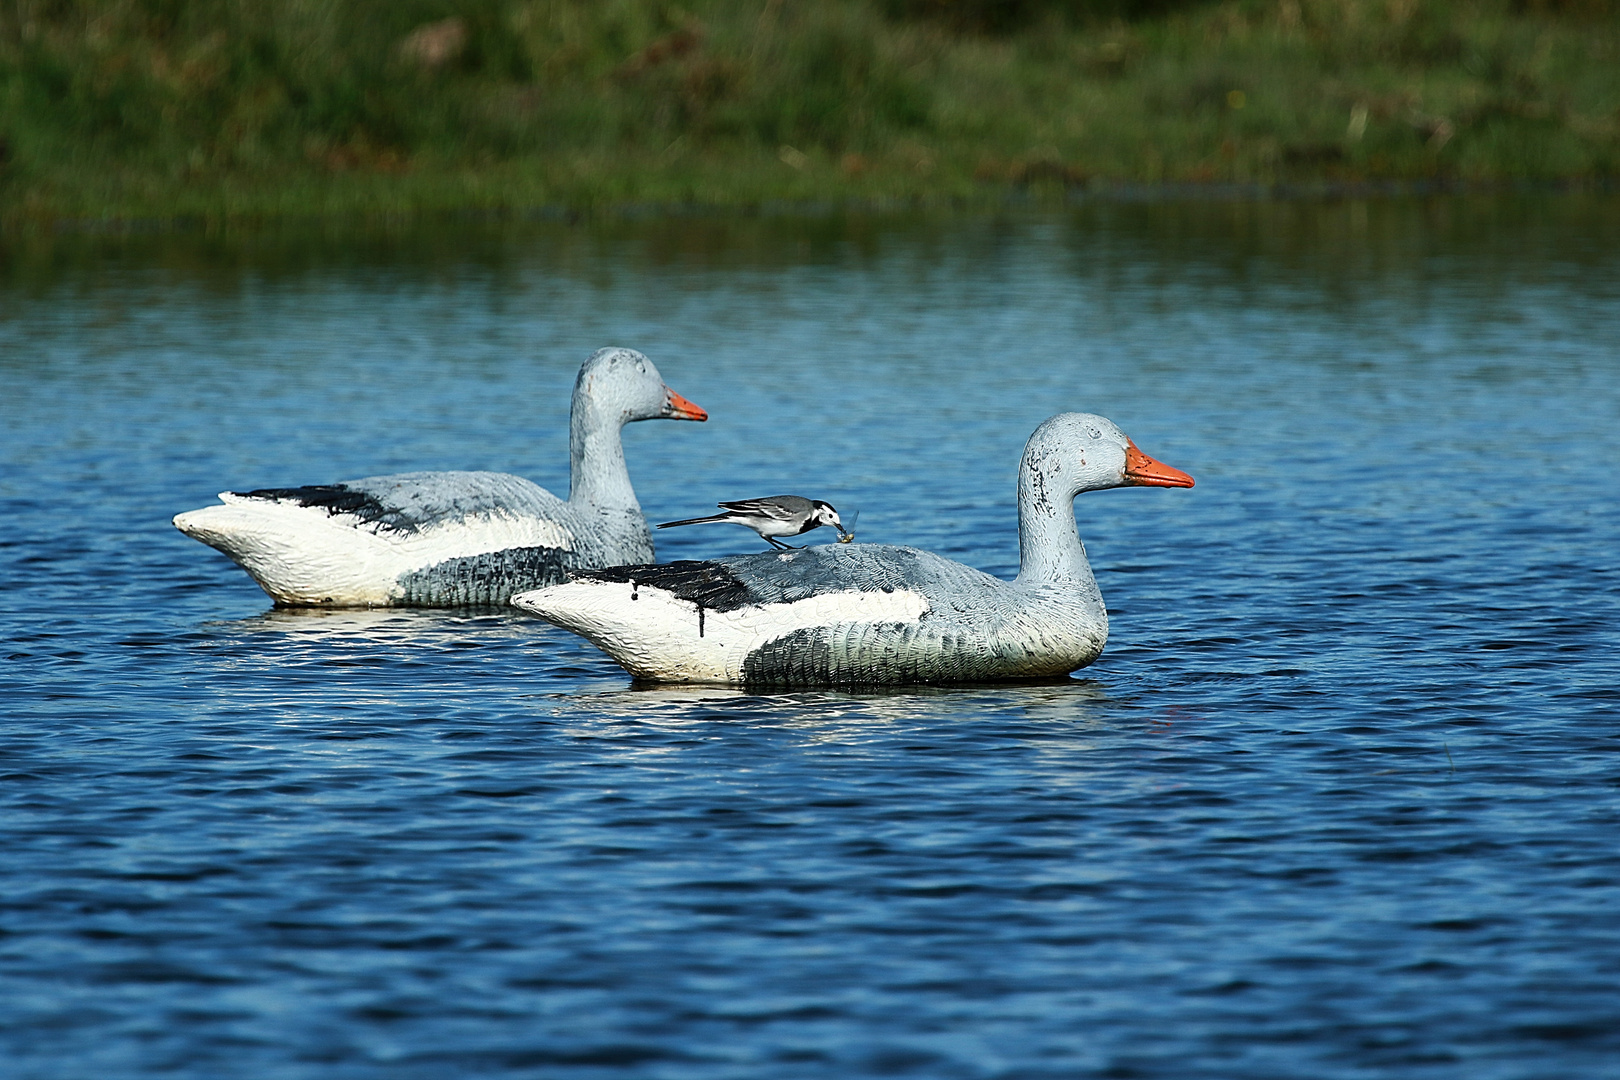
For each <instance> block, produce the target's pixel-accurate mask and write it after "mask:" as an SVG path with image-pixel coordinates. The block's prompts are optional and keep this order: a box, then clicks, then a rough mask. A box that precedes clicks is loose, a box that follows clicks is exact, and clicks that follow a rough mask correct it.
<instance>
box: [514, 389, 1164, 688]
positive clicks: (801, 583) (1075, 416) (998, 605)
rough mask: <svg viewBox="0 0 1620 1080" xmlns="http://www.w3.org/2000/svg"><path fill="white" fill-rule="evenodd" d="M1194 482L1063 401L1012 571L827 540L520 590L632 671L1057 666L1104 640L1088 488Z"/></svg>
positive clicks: (987, 672) (517, 599)
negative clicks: (1083, 532)
mask: <svg viewBox="0 0 1620 1080" xmlns="http://www.w3.org/2000/svg"><path fill="white" fill-rule="evenodd" d="M1130 485H1143V486H1147V487H1192V486H1193V479H1192V477H1190V476H1188V475H1187V474H1186V473H1184V472H1181V471H1180V470H1178V469H1173V468H1171V467H1169V466H1168V465H1162V464H1160V463H1159V462H1157V461H1154V460H1153V459H1152V458H1150V457H1148V456H1147V455H1146V454H1144V453H1142V452H1141V451H1140V450H1138V449H1137V448H1136V444H1135V443H1133V442H1131V440H1130V439H1128V438H1126V437H1125V433H1124V432H1122V431H1121V430H1120V429H1119V428H1118V427H1116V426H1115V425H1114V424H1113V423H1112V422H1110V421H1108V420H1105V419H1104V418H1102V417H1100V416H1093V415H1090V414H1088V413H1063V414H1060V415H1058V416H1054V417H1052V418H1051V419H1049V420H1047V421H1046V422H1045V423H1043V424H1042V425H1041V426H1040V427H1039V428H1037V429H1036V430H1035V434H1033V435H1032V436H1030V439H1029V443H1028V444H1027V445H1026V446H1025V447H1024V458H1023V462H1022V464H1021V465H1020V466H1019V471H1018V544H1019V570H1018V577H1017V578H1016V579H1015V580H1013V581H1003V580H1001V579H1000V578H994V577H991V576H990V575H988V574H985V573H981V572H980V571H978V570H975V569H973V568H972V567H969V566H964V565H962V564H961V563H958V562H952V561H951V560H949V559H945V558H941V557H940V556H938V555H934V554H931V553H929V552H926V551H918V550H917V549H916V548H909V547H893V546H889V545H882V544H848V545H844V544H828V545H824V546H821V547H813V548H805V549H803V550H796V551H784V552H766V553H764V554H760V555H743V556H737V557H734V558H727V559H719V560H715V561H713V562H697V561H681V562H673V563H669V564H667V565H664V566H615V567H609V568H606V569H595V570H580V571H575V572H574V573H572V574H571V575H570V578H571V580H570V581H568V582H567V583H565V584H560V585H553V586H550V587H549V588H544V589H539V590H537V591H534V592H526V593H522V594H520V595H518V596H514V597H513V598H512V602H513V603H514V604H516V605H517V606H518V607H520V608H522V609H523V610H525V611H529V612H532V613H534V614H536V615H539V616H540V617H542V618H544V619H547V620H549V621H550V622H553V623H556V624H557V625H558V626H561V627H563V628H564V629H566V630H572V631H573V632H575V633H577V634H581V635H583V636H584V637H586V638H588V639H590V641H592V642H593V643H595V644H596V645H597V646H599V647H600V648H601V649H603V650H604V651H605V652H607V654H608V655H609V656H611V657H613V659H614V660H616V661H618V662H619V664H620V665H622V666H623V667H624V668H625V669H626V670H627V671H629V672H630V674H631V675H633V676H635V677H636V678H638V679H645V680H650V681H656V682H684V683H717V684H731V685H745V686H761V687H764V686H779V687H781V686H871V685H881V684H897V683H953V682H988V681H993V680H999V679H1035V678H1050V677H1055V676H1061V675H1064V674H1067V673H1068V672H1070V671H1073V670H1074V669H1076V668H1079V667H1084V666H1085V665H1087V664H1089V663H1091V662H1092V661H1093V660H1095V659H1096V658H1097V656H1098V655H1099V654H1100V653H1101V652H1102V648H1103V642H1104V641H1106V640H1107V638H1108V613H1107V611H1106V610H1105V609H1104V608H1103V601H1102V595H1101V594H1100V593H1099V592H1098V591H1097V583H1096V580H1095V579H1094V578H1093V577H1092V574H1091V566H1090V565H1089V564H1088V563H1087V562H1086V549H1085V547H1084V545H1082V544H1081V542H1080V535H1079V533H1078V532H1077V531H1076V529H1075V522H1074V506H1073V499H1074V497H1075V496H1076V495H1078V494H1079V493H1080V492H1082V491H1096V490H1099V489H1102V488H1113V487H1126V486H1130Z"/></svg>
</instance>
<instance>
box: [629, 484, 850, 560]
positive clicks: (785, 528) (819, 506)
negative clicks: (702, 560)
mask: <svg viewBox="0 0 1620 1080" xmlns="http://www.w3.org/2000/svg"><path fill="white" fill-rule="evenodd" d="M715 505H716V506H718V507H720V509H722V510H724V511H725V513H723V514H715V515H713V516H711V517H700V518H687V519H686V520H685V521H666V522H664V523H663V524H662V525H660V526H658V527H659V528H660V529H673V528H674V527H675V526H677V525H706V524H708V523H709V522H711V521H729V522H731V523H732V524H734V525H746V526H748V528H750V529H753V530H754V531H755V532H757V533H759V535H760V537H761V539H763V540H765V541H766V542H768V543H769V544H770V545H771V546H772V547H774V548H783V549H787V548H791V547H792V546H793V545H792V544H784V543H782V542H781V541H780V540H778V539H777V537H778V536H798V535H799V534H800V533H807V532H809V531H810V530H811V529H819V528H821V527H822V526H823V525H831V526H832V527H833V528H835V529H837V530H838V532H839V535H843V532H844V523H843V522H842V521H839V520H838V511H837V510H834V509H833V508H832V505H831V504H830V503H824V502H822V501H821V500H820V499H801V498H800V497H799V496H797V495H772V496H770V497H769V498H764V499H743V500H741V501H740V502H723V503H716V504H715Z"/></svg>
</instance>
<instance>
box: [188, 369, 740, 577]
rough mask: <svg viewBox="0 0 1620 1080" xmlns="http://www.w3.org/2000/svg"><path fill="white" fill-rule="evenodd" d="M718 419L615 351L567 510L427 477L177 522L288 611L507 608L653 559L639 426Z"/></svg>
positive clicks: (583, 414)
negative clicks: (634, 445)
mask: <svg viewBox="0 0 1620 1080" xmlns="http://www.w3.org/2000/svg"><path fill="white" fill-rule="evenodd" d="M659 418H664V419H671V420H706V419H707V418H708V414H707V413H705V412H704V411H703V410H702V409H700V408H698V407H697V406H696V405H694V404H692V403H691V402H690V401H687V400H686V399H685V398H683V397H681V395H679V394H677V393H676V392H675V391H673V390H671V389H670V388H669V387H667V386H665V385H664V380H663V378H662V377H660V375H659V374H658V369H657V368H656V367H654V366H653V364H652V361H650V360H648V359H647V358H646V357H645V356H643V355H641V354H640V353H638V352H635V351H634V350H632V349H601V350H599V351H597V352H596V353H595V354H594V355H593V356H591V358H590V359H589V360H587V361H585V364H584V365H583V366H582V367H581V368H580V369H579V377H578V378H577V379H576V380H575V382H574V398H573V404H572V417H571V420H570V428H569V439H568V450H569V462H570V478H571V480H570V488H569V494H568V498H567V500H563V499H559V498H557V497H556V496H555V495H553V494H551V493H550V492H548V491H546V490H545V489H544V488H542V487H540V486H538V485H537V484H534V483H532V482H530V481H528V480H525V479H523V478H522V477H521V476H512V475H510V474H508V473H492V472H413V473H398V474H395V475H391V476H370V477H366V478H365V479H362V480H346V481H343V482H341V483H337V484H318V485H314V486H310V487H293V488H262V489H259V490H257V491H245V492H235V491H227V492H223V493H221V495H220V499H221V500H223V503H224V505H221V506H208V507H204V508H203V509H201V510H192V511H189V512H187V513H184V514H180V515H178V516H176V517H175V519H174V524H175V527H176V528H178V529H179V530H180V531H181V532H183V533H185V534H186V535H187V536H191V537H194V538H195V539H197V540H201V541H202V542H203V543H205V544H208V545H209V546H210V547H214V548H218V549H219V550H220V551H222V552H224V553H225V554H226V555H229V556H230V557H231V558H232V559H234V560H235V561H236V562H237V563H238V564H239V565H240V566H241V567H242V568H243V569H244V570H246V571H247V572H248V573H249V574H250V575H252V577H253V580H254V581H257V582H258V583H259V585H260V586H262V587H263V589H264V591H265V592H267V593H269V594H270V596H271V597H272V598H273V599H274V600H275V601H276V603H278V604H283V605H292V606H302V605H324V606H332V607H376V606H387V605H402V606H412V607H454V606H460V605H467V604H503V603H505V602H506V601H507V599H508V598H509V597H510V596H511V595H512V594H513V593H514V592H520V591H522V590H524V589H535V588H539V587H540V586H542V585H549V584H553V583H555V582H559V581H563V580H565V579H566V576H567V572H568V571H569V570H573V569H578V568H581V567H592V566H613V565H616V564H620V563H626V562H649V561H651V560H652V558H653V544H652V531H651V530H650V529H648V528H647V520H646V518H644V517H642V514H641V506H640V505H639V504H638V503H637V502H636V494H635V491H634V490H633V489H632V488H631V486H630V473H629V470H628V469H627V468H626V467H625V462H624V447H623V445H622V444H621V442H620V439H619V430H620V428H622V427H623V426H624V425H625V424H626V423H627V422H630V421H633V420H653V419H659Z"/></svg>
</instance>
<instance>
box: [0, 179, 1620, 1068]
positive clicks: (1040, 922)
mask: <svg viewBox="0 0 1620 1080" xmlns="http://www.w3.org/2000/svg"><path fill="white" fill-rule="evenodd" d="M604 344H623V345H631V346H635V347H638V348H641V349H643V350H644V351H646V352H647V353H648V354H649V355H650V356H652V358H653V359H654V360H655V361H656V362H657V363H658V365H659V366H660V368H661V369H662V371H663V374H664V375H665V377H666V379H667V380H668V381H669V383H670V384H671V385H672V386H674V387H675V388H676V389H677V390H678V391H679V392H681V393H682V394H684V395H686V396H687V397H689V398H691V399H693V400H694V401H696V402H698V403H700V404H701V405H703V406H705V407H706V408H708V409H709V410H710V412H711V414H712V420H711V421H710V423H709V424H707V425H702V426H700V425H695V424H663V423H645V424H638V425H635V426H633V427H632V428H631V429H629V430H628V431H627V435H626V442H627V447H628V455H629V458H630V464H631V470H632V474H633V476H634V478H635V481H636V484H637V489H638V491H639V492H640V494H641V497H642V502H643V505H644V506H645V507H646V509H647V511H648V514H649V516H651V517H652V518H653V519H654V520H667V519H670V518H675V517H686V516H692V515H694V514H700V513H703V512H705V511H706V509H707V508H708V507H709V506H710V505H711V504H712V503H714V502H715V501H716V500H718V499H726V498H738V497H747V496H754V495H764V494H773V493H777V492H798V493H800V494H804V495H810V496H815V497H820V498H825V499H828V500H830V501H831V502H833V503H834V504H835V505H836V506H838V508H839V509H840V510H841V511H842V512H843V513H844V514H845V516H846V518H847V517H848V516H849V514H850V513H851V512H853V511H857V510H858V511H859V514H860V517H859V526H858V532H859V534H860V538H861V539H862V540H869V541H875V542H890V543H908V544H914V545H917V546H920V547H926V548H931V549H934V550H937V551H941V552H943V553H946V554H949V555H950V556H952V557H954V558H958V559H961V560H963V561H966V562H968V563H971V564H972V565H975V566H978V567H981V568H983V569H985V570H988V571H990V572H993V573H1000V574H1008V575H1010V574H1011V573H1012V572H1013V571H1014V569H1015V566H1016V561H1017V546H1016V537H1015V511H1014V478H1015V470H1016V465H1017V459H1018V454H1019V451H1020V449H1021V447H1022V444H1023V441H1024V439H1025V438H1026V437H1027V436H1028V434H1029V432H1030V431H1031V430H1032V429H1033V428H1034V427H1035V425H1036V424H1037V423H1038V422H1039V421H1040V420H1041V419H1043V418H1044V417H1045V416H1047V415H1049V414H1050V413H1052V412H1055V411H1059V410H1064V409H1086V410H1090V411H1095V412H1100V413H1103V414H1105V415H1107V416H1109V417H1110V418H1112V419H1113V420H1115V421H1116V422H1118V423H1119V424H1120V425H1121V426H1122V427H1123V428H1124V429H1125V430H1126V432H1128V433H1129V434H1130V435H1131V436H1132V437H1133V438H1134V439H1135V441H1136V442H1137V444H1138V445H1140V446H1141V447H1142V448H1143V450H1145V451H1146V452H1147V453H1149V454H1152V455H1153V456H1155V457H1157V458H1159V459H1160V460H1163V461H1165V462H1167V463H1169V464H1171V465H1174V466H1177V467H1179V468H1182V469H1185V470H1187V471H1188V472H1190V473H1192V474H1193V475H1194V476H1195V477H1197V479H1198V486H1197V487H1196V488H1195V489H1193V490H1191V491H1164V490H1146V489H1138V490H1127V491H1112V492H1099V493H1093V494H1089V495H1085V496H1082V497H1081V498H1080V499H1079V500H1078V502H1077V510H1078V514H1079V519H1080V526H1081V534H1082V536H1083V537H1084V538H1085V540H1086V542H1087V546H1088V548H1089V550H1090V553H1091V557H1092V562H1093V565H1094V566H1095V568H1096V570H1097V576H1098V579H1099V582H1100V584H1101V587H1102V590H1103V595H1104V597H1105V598H1106V599H1107V601H1108V604H1109V608H1110V611H1111V613H1112V631H1111V637H1110V640H1109V644H1108V648H1107V651H1106V652H1105V653H1104V655H1103V657H1102V659H1101V660H1100V661H1099V662H1098V663H1097V664H1096V665H1094V666H1093V667H1091V668H1089V669H1086V670H1085V671H1083V672H1080V673H1078V675H1077V676H1076V677H1075V678H1074V679H1073V680H1072V681H1070V682H1068V683H1066V684H1057V685H1038V686H1024V687H1015V688H1000V689H997V688H988V689H987V688H969V689H952V690H937V689H930V690H922V691H905V692H895V693H883V694H857V695H849V694H838V693H821V692H805V693H793V694H779V695H750V694H743V693H738V692H734V691H725V690H712V689H711V690H694V689H665V690H659V689H651V690H643V689H638V688H634V687H632V686H631V685H630V683H629V681H628V679H627V678H626V677H625V676H624V675H623V673H622V672H620V670H619V669H618V668H617V667H615V666H614V665H613V664H612V663H611V662H609V661H607V660H606V659H605V658H604V657H603V656H602V655H601V654H599V653H597V652H596V651H595V650H594V649H593V648H591V647H590V646H589V645H587V644H585V643H584V642H582V641H580V640H578V639H576V638H574V637H572V636H570V635H567V634H565V633H562V632H560V631H557V630H554V629H551V628H549V627H547V626H545V625H544V624H541V623H538V622H535V621H531V620H528V619H525V618H520V617H516V616H512V615H507V614H504V613H500V612H459V613H458V612H449V613H443V612H403V613H391V612H373V613H364V612H361V613H319V612H316V613H301V612H277V611H272V610H270V609H269V606H268V602H267V600H266V598H265V597H264V596H263V594H262V593H260V592H259V591H258V589H257V588H256V587H255V586H254V585H253V584H252V583H251V582H250V581H249V580H248V579H247V578H246V576H245V575H243V574H242V573H241V572H240V571H238V570H237V569H236V568H235V567H234V566H232V565H231V564H230V563H229V562H227V561H226V560H225V559H224V558H223V557H221V556H219V555H217V554H215V553H214V552H212V551H210V550H208V549H206V548H204V547H202V546H201V545H198V544H196V543H194V542H193V541H191V540H188V539H186V538H185V537H183V536H181V535H180V534H179V533H177V532H175V531H174V530H173V529H171V528H170V527H169V525H168V518H169V517H170V515H172V514H174V513H175V512H177V511H180V510H185V509H190V508H192V507H196V506H202V505H205V504H207V503H209V502H210V501H212V499H213V496H214V493H215V492H217V491H220V490H223V489H225V488H227V487H234V488H251V487H262V486H273V485H276V486H279V485H287V484H298V483H314V482H322V481H332V480H337V479H342V478H347V477H353V476H361V475H367V474H374V473H379V472H384V471H391V470H405V469H417V468H466V469H500V470H506V471H513V472H518V473H521V474H523V475H526V476H529V477H531V478H533V479H534V480H536V481H537V482H539V483H541V484H544V485H546V486H547V487H550V488H552V489H553V490H557V491H562V490H564V489H566V486H567V445H566V410H567V400H568V390H569V387H570V385H571V380H572V376H573V371H574V369H575V368H576V367H577V365H578V364H579V362H580V361H581V360H582V359H583V358H584V357H585V356H586V355H587V354H588V353H589V352H590V350H592V349H594V348H596V347H597V346H600V345H604ZM0 378H3V379H4V384H5V392H4V393H3V394H0V506H3V510H0V512H3V521H4V528H3V530H0V574H3V580H0V584H3V589H0V606H3V612H0V637H3V641H0V647H3V655H4V656H5V657H6V659H5V662H4V665H3V666H0V702H3V703H4V704H3V716H4V725H3V728H0V755H3V759H0V836H3V842H0V876H3V881H0V1061H3V1062H4V1063H5V1065H4V1075H5V1076H7V1077H15V1078H19V1080H20V1078H29V1080H34V1078H38V1080H77V1078H105V1077H139V1076H156V1075H163V1076H173V1077H196V1078H210V1080H211V1078H218V1077H252V1078H254V1080H282V1078H317V1077H318V1078H321V1080H328V1078H332V1080H345V1078H374V1077H375V1078H382V1077H386V1078H389V1080H393V1078H406V1080H415V1078H423V1080H428V1078H432V1080H439V1078H443V1077H458V1078H460V1077H486V1076H488V1077H547V1078H550V1077H566V1078H570V1080H573V1078H581V1080H583V1078H607V1077H613V1078H619V1077H632V1078H643V1077H646V1078H670V1080H677V1078H679V1080H687V1078H692V1080H728V1078H756V1077H769V1078H773V1080H775V1078H784V1080H794V1078H816V1080H820V1078H826V1077H857V1078H859V1077H876V1076H913V1077H924V1078H957V1077H962V1078H981V1077H983V1078H989V1077H1006V1078H1047V1077H1051V1078H1070V1077H1090V1076H1097V1077H1165V1078H1176V1080H1181V1078H1189V1077H1242V1078H1267V1077H1301V1078H1304V1077H1309V1078H1339V1077H1344V1078H1361V1077H1400V1078H1403V1080H1404V1078H1420V1080H1422V1078H1430V1077H1447V1078H1450V1077H1458V1078H1463V1077H1466V1078H1468V1080H1494V1078H1519V1077H1523V1078H1530V1077H1535V1078H1561V1077H1583V1078H1584V1077H1596V1076H1600V1075H1615V1073H1614V1070H1615V1068H1616V1062H1617V1061H1620V987H1617V984H1620V858H1617V851H1616V849H1617V843H1620V832H1617V827H1620V659H1617V657H1620V651H1617V649H1620V589H1617V586H1620V574H1617V565H1620V554H1617V552H1620V543H1617V541H1620V500H1617V499H1616V496H1615V490H1616V488H1615V470H1616V464H1615V463H1616V461H1617V460H1620V200H1616V199H1615V198H1614V197H1592V198H1584V197H1573V196H1571V197H1560V198H1539V199H1516V198H1505V197H1504V198H1490V199H1460V198H1458V199H1439V200H1432V201H1390V202H1371V203H1363V202H1343V203H1334V204H1326V205H1318V204H1241V203H1240V204H1197V203H1192V204H1173V203H1172V204H1144V205H1116V206H1098V207H1089V208H1080V209H1076V210H1074V211H1072V212H1070V213H1066V214H1062V215H1038V214H1027V215H1025V214H1011V215H1006V216H1000V217H981V218H951V217H928V216H920V217H914V218H881V217H874V218H860V217H855V218H842V217H830V218H814V217H810V218H784V219H771V218H763V219H756V220H721V219H694V220H685V221H682V220H676V221H649V222H621V223H616V224H614V223H608V224H597V225H577V226H567V225H562V224H545V223H524V222H470V223H469V222H461V223H451V224H448V225H443V226H438V227H427V226H424V227H421V228H417V229H402V230H399V231H394V232H386V231H384V232H376V233H370V234H368V233H365V232H352V233H350V232H343V233H323V232H321V231H320V230H318V229H316V228H313V227H312V228H309V229H306V230H303V231H298V230H289V231H285V232H272V233H260V234H249V235H242V236H232V235H225V236H204V235H200V234H199V235H195V236H187V235H178V236H148V237H141V236H102V237H97V236H62V237H53V238H34V239H29V238H21V239H17V238H13V239H12V240H9V241H7V246H5V247H4V248H3V249H0ZM659 541H660V543H661V545H662V546H661V549H660V555H661V557H663V558H680V557H687V558H692V557H704V556H709V555H719V554H724V553H729V552H734V551H740V550H752V549H754V548H756V547H758V546H759V545H758V543H757V541H755V540H754V538H753V536H752V535H751V534H749V533H747V532H745V531H744V530H741V529H735V528H731V529H727V528H720V527H714V528H708V529H696V528H694V529H687V530H679V531H677V532H674V533H670V534H661V535H660V537H659Z"/></svg>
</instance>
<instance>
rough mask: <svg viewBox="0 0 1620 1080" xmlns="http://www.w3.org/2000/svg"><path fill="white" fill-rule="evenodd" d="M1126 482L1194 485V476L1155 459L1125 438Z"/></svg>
mask: <svg viewBox="0 0 1620 1080" xmlns="http://www.w3.org/2000/svg"><path fill="white" fill-rule="evenodd" d="M1125 483H1127V484H1134V485H1140V486H1142V487H1192V486H1193V478H1192V477H1190V476H1188V475H1187V474H1186V473H1184V472H1182V471H1181V470H1180V469H1172V468H1171V467H1170V466H1168V465H1166V464H1164V463H1163V462H1159V461H1154V460H1153V459H1152V458H1150V457H1148V456H1147V455H1146V454H1144V453H1142V451H1140V450H1138V449H1137V448H1136V444H1135V443H1133V442H1132V441H1131V440H1130V439H1129V438H1127V439H1126V440H1125Z"/></svg>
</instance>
